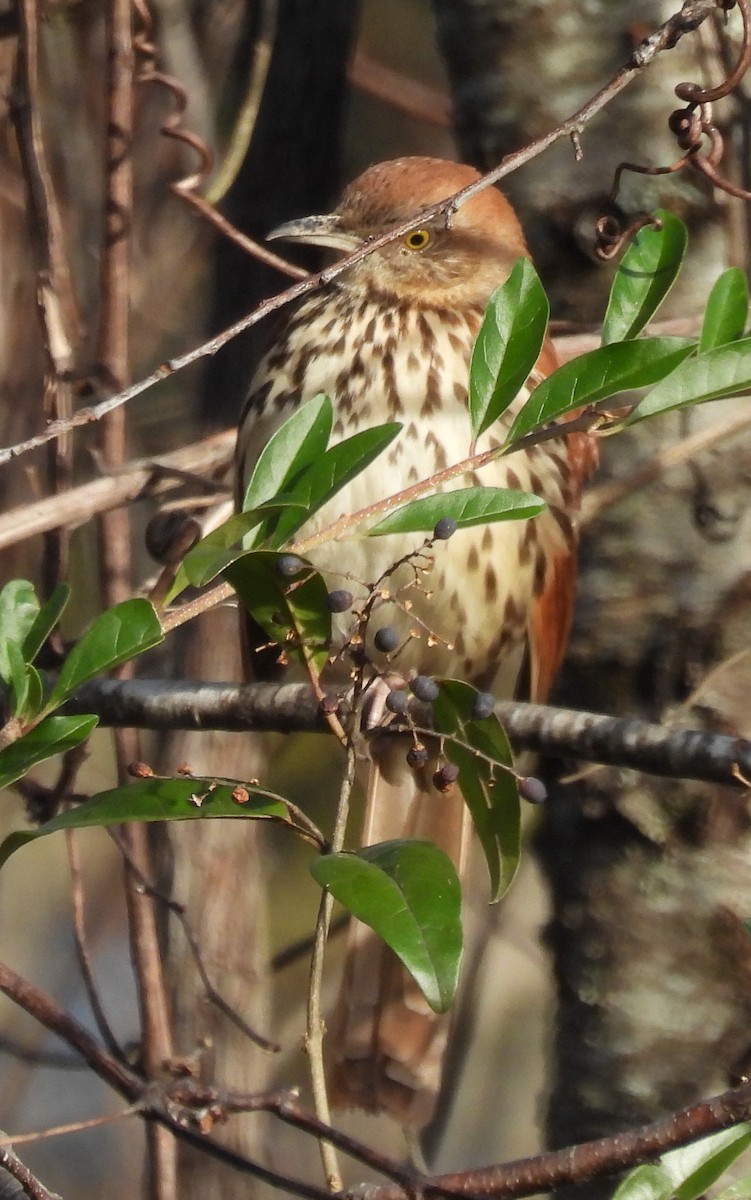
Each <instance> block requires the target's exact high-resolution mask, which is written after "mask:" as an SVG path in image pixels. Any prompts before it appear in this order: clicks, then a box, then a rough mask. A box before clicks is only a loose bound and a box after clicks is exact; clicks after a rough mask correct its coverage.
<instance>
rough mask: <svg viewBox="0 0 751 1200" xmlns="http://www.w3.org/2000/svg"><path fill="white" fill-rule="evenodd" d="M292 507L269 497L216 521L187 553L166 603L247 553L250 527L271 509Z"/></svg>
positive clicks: (276, 510)
mask: <svg viewBox="0 0 751 1200" xmlns="http://www.w3.org/2000/svg"><path fill="white" fill-rule="evenodd" d="M289 507H290V505H289V504H287V503H286V501H282V500H270V501H268V503H266V504H261V505H259V506H258V508H254V509H253V510H252V511H251V512H241V513H234V514H233V516H231V517H228V518H227V520H226V521H222V523H221V525H217V527H216V529H212V531H211V533H207V534H206V537H203V538H201V540H200V542H196V544H195V546H193V547H192V548H191V549H190V550H189V551H188V553H187V554H186V555H185V558H184V559H183V561H182V562H181V563H180V566H179V568H178V570H177V574H176V575H175V579H174V582H173V584H172V587H171V588H170V589H169V591H168V592H167V595H166V596H165V598H164V604H165V605H167V604H171V603H172V601H173V600H174V599H175V597H176V596H179V595H180V593H181V592H183V591H184V590H185V588H186V587H188V585H189V584H192V585H193V587H203V586H204V584H207V583H211V580H212V579H216V577H217V575H221V573H222V571H223V570H224V569H225V567H228V566H229V565H230V564H231V563H233V562H234V561H235V559H237V558H240V557H241V556H242V555H243V554H245V552H246V550H247V549H248V546H247V545H244V544H243V542H244V538H245V535H246V534H247V533H248V532H249V531H250V530H252V529H255V528H256V527H257V526H258V525H260V524H261V523H262V522H263V521H265V520H266V517H267V516H268V514H269V513H272V512H274V513H275V512H279V510H280V509H285V508H289ZM293 507H294V506H293Z"/></svg>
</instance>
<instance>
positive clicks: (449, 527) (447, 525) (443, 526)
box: [433, 517, 459, 542]
mask: <svg viewBox="0 0 751 1200" xmlns="http://www.w3.org/2000/svg"><path fill="white" fill-rule="evenodd" d="M458 528H459V526H458V525H457V523H456V521H455V520H454V518H453V517H441V519H440V520H439V521H436V523H435V528H434V530H433V537H434V538H435V539H436V541H438V542H447V541H448V540H449V538H450V537H453V536H454V534H455V533H456V531H457V529H458Z"/></svg>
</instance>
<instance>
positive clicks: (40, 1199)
mask: <svg viewBox="0 0 751 1200" xmlns="http://www.w3.org/2000/svg"><path fill="white" fill-rule="evenodd" d="M0 1170H2V1171H7V1173H8V1174H9V1175H11V1176H12V1177H13V1179H15V1180H16V1182H17V1183H19V1184H20V1185H21V1188H22V1190H23V1191H24V1192H25V1193H26V1195H27V1196H29V1197H30V1198H31V1200H61V1198H60V1196H58V1195H57V1193H56V1192H51V1191H49V1189H48V1188H46V1187H45V1186H44V1184H43V1183H42V1182H41V1180H39V1179H37V1177H36V1175H33V1174H32V1172H31V1171H30V1170H29V1168H28V1167H27V1166H26V1165H25V1163H22V1162H21V1160H20V1158H19V1157H18V1155H17V1154H14V1153H13V1151H12V1150H10V1149H8V1148H6V1147H0Z"/></svg>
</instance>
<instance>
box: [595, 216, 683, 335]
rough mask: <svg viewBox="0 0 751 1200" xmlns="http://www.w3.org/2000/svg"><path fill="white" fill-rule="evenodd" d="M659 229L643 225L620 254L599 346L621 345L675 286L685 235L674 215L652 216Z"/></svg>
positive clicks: (633, 333) (639, 328) (681, 259)
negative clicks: (621, 255) (659, 226)
mask: <svg viewBox="0 0 751 1200" xmlns="http://www.w3.org/2000/svg"><path fill="white" fill-rule="evenodd" d="M655 216H656V217H659V219H660V221H661V223H662V228H661V229H655V228H654V227H653V226H649V225H645V226H644V228H643V229H640V230H639V232H638V233H637V235H636V237H635V238H634V240H633V242H632V243H631V245H630V246H629V248H628V250H627V251H626V253H625V254H624V256H623V258H622V260H621V263H620V266H619V267H618V271H617V272H616V276H615V279H614V280H613V286H612V288H611V289H610V299H609V300H608V307H607V311H606V313H605V320H604V322H603V326H602V344H603V346H607V345H610V344H612V343H613V342H625V341H628V340H629V339H630V338H635V337H636V335H637V334H638V333H639V332H640V331H641V330H642V329H643V328H644V326H645V325H646V324H647V321H648V320H649V319H650V317H651V316H652V315H653V313H654V312H655V311H656V310H657V309H658V308H659V306H660V304H661V303H662V301H663V300H664V298H665V296H666V295H667V293H668V292H669V291H670V288H671V287H672V286H673V284H674V283H675V280H676V277H677V275H678V272H679V271H680V269H681V263H682V262H683V256H684V254H685V253H686V241H687V238H688V232H687V230H686V226H685V225H684V224H683V221H681V219H680V218H679V217H676V216H675V214H674V213H671V212H668V211H667V210H666V209H664V208H660V209H658V210H657V212H656V213H655Z"/></svg>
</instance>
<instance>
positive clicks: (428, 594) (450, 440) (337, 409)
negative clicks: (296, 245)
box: [238, 296, 567, 690]
mask: <svg viewBox="0 0 751 1200" xmlns="http://www.w3.org/2000/svg"><path fill="white" fill-rule="evenodd" d="M331 303H334V304H335V305H344V304H345V303H348V301H347V298H346V297H344V296H338V297H335V298H334V300H333V301H329V307H328V308H327V307H326V306H325V305H322V304H321V301H320V300H318V301H315V300H311V301H309V302H308V304H307V305H304V306H303V307H302V308H301V309H300V310H299V312H298V314H297V316H296V317H295V318H294V319H293V321H292V323H291V325H290V326H289V328H288V330H287V334H286V338H285V339H283V340H282V342H281V343H280V344H279V345H278V346H277V347H276V349H275V350H274V351H273V353H272V354H271V355H270V356H268V357H267V359H266V360H265V361H264V362H263V363H262V364H261V365H260V367H259V369H258V372H257V374H256V378H255V380H254V383H253V385H252V387H251V397H250V400H249V408H250V412H251V413H255V416H254V419H253V420H251V421H248V422H246V424H245V426H244V429H243V432H244V433H245V436H246V438H247V441H245V440H244V441H242V442H241V444H240V445H239V448H238V449H239V454H238V457H239V461H240V463H241V464H243V468H244V469H243V475H244V477H245V479H246V480H247V478H248V475H249V473H250V470H251V468H252V465H253V462H254V460H255V458H257V455H258V453H259V452H260V449H261V447H262V446H263V445H264V444H265V442H266V441H267V440H268V438H269V437H270V435H271V434H272V433H273V432H274V430H275V429H276V428H278V426H279V425H280V424H281V423H282V421H283V420H284V419H285V417H287V416H288V415H290V413H291V412H292V411H293V410H294V408H295V407H296V406H297V405H298V404H299V402H300V399H301V397H302V398H303V399H308V398H311V397H313V396H315V395H316V394H318V393H325V394H327V395H328V396H330V397H331V400H332V403H333V408H334V426H333V438H334V440H336V441H339V440H342V439H343V438H346V437H350V436H352V435H353V434H354V433H357V432H358V431H359V430H361V429H363V428H368V427H370V426H373V425H375V424H377V423H379V422H382V421H387V420H396V421H399V422H400V423H401V424H402V430H401V432H400V433H399V435H398V437H397V438H396V439H395V441H394V442H392V443H391V445H390V446H389V447H387V449H386V450H385V451H384V452H383V453H382V454H381V455H380V456H379V458H377V459H376V460H375V462H374V463H372V464H371V465H370V466H369V467H367V468H366V470H365V471H363V472H362V473H361V474H360V475H358V476H357V477H356V478H355V479H354V480H353V481H352V482H351V483H350V484H348V485H347V486H346V487H345V488H344V489H343V490H342V491H340V492H339V493H337V495H336V496H335V497H334V498H333V500H331V501H330V502H329V503H328V504H327V505H325V507H324V508H323V509H322V510H320V511H319V512H318V513H316V514H315V515H314V516H313V517H312V519H311V520H310V521H309V522H308V523H307V524H306V525H305V526H304V528H303V529H302V530H301V531H300V534H299V535H298V536H299V537H300V538H305V537H306V536H307V535H308V534H311V533H315V532H318V531H319V530H321V529H322V528H323V527H324V526H325V525H328V524H330V523H331V522H332V521H334V520H336V519H337V518H338V517H340V516H341V515H342V514H346V513H352V512H356V511H358V510H360V509H362V508H365V507H367V506H370V505H372V504H374V503H375V502H377V501H379V500H382V499H385V498H386V497H389V496H392V495H394V494H395V493H397V492H400V491H403V490H404V489H405V488H408V487H411V486H412V485H413V484H415V483H417V482H418V481H420V480H424V479H426V478H428V477H430V476H432V475H434V474H436V473H437V472H440V471H441V470H443V469H444V468H446V467H447V466H450V465H451V464H453V463H457V462H460V461H462V460H463V459H464V458H466V457H467V456H468V455H469V452H470V443H471V429H470V421H469V415H468V412H467V377H468V372H469V357H470V352H471V346H472V341H473V338H474V335H475V334H476V332H477V326H478V325H479V320H480V316H481V314H480V313H477V314H475V316H474V317H473V319H472V320H471V321H470V320H469V318H467V317H466V316H460V315H459V314H457V315H456V316H455V318H453V323H451V322H449V323H447V320H446V317H445V314H444V319H443V320H442V321H439V320H438V319H437V318H436V315H435V314H432V313H430V312H429V311H428V312H424V313H420V312H417V311H416V310H414V309H410V308H405V309H404V310H401V311H399V312H397V313H396V314H395V316H394V321H393V324H392V329H391V332H390V334H389V336H388V337H387V338H384V339H382V340H381V341H378V340H373V335H372V332H371V330H372V327H373V323H374V321H375V319H376V316H377V315H378V314H377V312H376V310H375V309H374V308H373V306H372V305H368V304H360V305H355V306H354V307H349V308H347V309H346V310H344V309H342V311H341V312H338V314H337V315H338V320H337V321H336V322H332V321H331V319H330V315H331V311H332V310H331V307H330V305H331ZM319 308H320V312H322V313H323V314H324V315H327V316H328V317H329V320H328V322H327V323H326V322H324V323H323V324H321V328H320V330H319V333H320V337H319V343H320V344H319V347H318V352H317V353H316V354H315V355H311V354H309V353H308V354H307V355H306V354H305V352H304V351H305V346H306V345H308V346H309V341H308V342H307V343H306V341H305V339H306V338H308V339H309V336H310V335H309V326H310V323H311V322H315V321H316V320H319V316H318V315H317V314H319ZM332 324H334V325H335V327H336V330H335V332H336V337H335V332H331V333H327V332H326V331H327V330H328V329H329V327H330V326H331V325H332ZM342 330H343V331H344V332H341V331H342ZM327 338H328V339H329V340H328V341H327V340H326V339H327ZM295 361H297V362H299V363H303V364H304V370H303V371H302V372H301V373H299V374H298V375H297V376H295V375H294V373H292V372H291V371H290V368H289V364H290V363H291V362H295ZM525 396H526V393H525V394H524V395H520V396H519V397H518V398H517V401H515V403H514V405H513V407H512V409H510V410H509V411H508V412H507V413H506V414H504V417H503V419H502V421H501V422H500V423H499V426H501V427H500V428H499V426H496V427H494V428H493V429H491V430H490V431H488V433H486V434H484V435H483V437H482V438H481V439H480V441H479V443H478V447H477V449H478V450H479V451H482V450H485V449H489V448H491V447H493V446H499V445H500V444H501V441H502V439H503V438H504V437H505V433H506V429H505V428H503V426H504V425H505V426H508V424H510V421H511V420H512V417H513V413H514V412H515V411H516V410H517V409H518V406H519V405H520V404H521V403H523V400H524V399H525ZM551 447H552V449H551ZM563 463H564V455H563V454H562V453H561V446H560V445H558V446H557V447H556V444H555V443H549V444H547V445H545V446H541V447H534V448H532V450H531V452H530V451H527V452H525V453H521V454H517V455H512V456H510V457H508V458H503V459H499V460H497V461H495V462H493V463H490V464H488V466H487V467H485V468H483V470H482V472H481V473H480V474H474V473H473V474H472V475H470V476H467V475H465V476H460V477H457V478H455V479H453V480H451V481H449V482H447V483H445V484H444V485H443V488H444V490H451V489H454V488H458V487H468V486H477V485H485V486H495V487H511V488H521V489H522V490H525V491H531V492H535V493H536V494H538V495H541V496H542V497H543V498H544V499H545V500H547V501H548V502H549V504H551V505H552V506H553V507H554V508H555V509H556V511H557V512H558V514H559V516H560V514H561V513H562V512H563V511H564V509H565V508H566V500H565V490H566V482H565V478H564V477H565V469H564V468H563V466H562V464H563ZM434 490H440V489H439V488H436V489H434ZM373 523H375V522H374V521H371V524H373ZM363 528H364V527H360V529H359V530H353V531H352V535H351V536H347V537H342V538H339V539H338V540H336V541H333V542H328V543H325V544H322V545H320V546H318V547H316V548H315V550H314V551H313V552H312V553H311V554H310V558H311V560H312V561H313V562H314V564H315V565H316V567H317V568H318V569H319V570H320V571H321V572H322V573H323V574H324V576H325V578H326V580H327V583H328V586H329V588H331V589H333V588H346V589H347V590H349V591H351V592H352V593H353V595H354V597H355V605H354V610H355V613H356V612H357V611H361V610H362V608H363V606H364V605H365V604H366V603H367V601H368V598H369V597H370V596H371V595H372V594H373V589H374V588H375V589H377V591H378V596H377V598H376V599H375V601H374V602H373V605H372V615H371V617H370V620H369V624H368V631H367V638H366V641H367V645H368V650H369V654H370V655H371V656H372V659H373V661H374V662H375V663H376V664H377V665H378V666H379V667H380V666H385V665H386V662H387V661H389V662H393V664H394V667H395V668H397V669H398V670H400V671H409V670H418V671H420V672H425V673H431V674H449V675H458V676H460V677H462V678H465V679H468V680H470V681H473V682H477V683H479V684H481V685H482V686H488V687H491V686H493V684H494V683H495V682H496V681H497V679H498V677H499V671H500V672H503V664H504V663H507V662H509V661H510V660H511V659H514V660H517V659H518V658H519V648H520V646H521V645H522V643H523V641H524V638H525V635H526V627H527V622H528V618H529V613H530V608H531V605H532V603H533V600H534V596H535V595H536V594H539V592H540V591H541V590H542V587H543V586H544V576H545V573H546V571H547V570H548V567H547V565H546V564H547V563H548V562H549V561H550V560H552V557H554V555H555V552H556V551H560V550H561V549H564V548H566V549H567V547H565V531H563V532H562V529H561V526H560V523H559V522H557V521H556V520H555V519H554V517H553V515H552V513H551V511H546V512H545V513H543V514H541V515H540V516H539V517H536V518H534V519H533V520H531V521H505V522H502V523H498V524H493V525H486V526H477V527H474V528H470V529H462V530H459V531H458V532H457V533H456V534H455V535H454V536H453V537H452V538H451V539H449V540H448V541H444V542H441V541H436V542H435V543H434V544H433V545H432V546H430V547H428V548H426V547H425V537H424V536H421V535H420V534H400V535H389V536H386V537H379V538H370V537H367V536H365V534H364V532H363ZM427 536H429V535H427ZM402 559H407V561H405V562H401V560H402ZM399 562H401V565H400V566H399V567H398V568H397V569H396V570H395V571H394V570H392V568H393V567H394V564H395V563H399ZM355 624H356V621H355V618H354V616H353V613H345V614H342V615H338V616H336V617H335V618H334V629H335V649H338V648H339V647H341V646H342V645H343V643H344V642H346V640H347V639H348V638H349V637H350V636H351V635H352V633H353V630H354V626H355ZM384 625H390V626H394V627H395V628H396V630H397V631H398V633H399V635H400V640H401V643H402V644H403V645H402V649H401V650H399V651H398V652H397V653H396V654H394V655H392V656H391V657H390V659H389V660H386V659H385V658H384V655H383V654H379V653H378V652H377V651H376V650H375V648H374V647H373V644H372V642H373V636H374V634H375V632H376V631H377V630H378V629H379V628H381V627H382V626H384ZM502 686H503V688H504V690H508V689H507V687H506V685H505V683H504V684H503V685H502Z"/></svg>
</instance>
